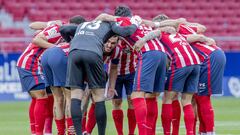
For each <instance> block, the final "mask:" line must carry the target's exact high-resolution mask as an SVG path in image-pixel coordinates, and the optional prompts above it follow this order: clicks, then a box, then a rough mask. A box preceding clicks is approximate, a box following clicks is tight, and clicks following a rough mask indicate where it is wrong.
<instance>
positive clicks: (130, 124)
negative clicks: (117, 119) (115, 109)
mask: <svg viewBox="0 0 240 135" xmlns="http://www.w3.org/2000/svg"><path fill="white" fill-rule="evenodd" d="M127 117H128V130H129V132H128V135H134V130H135V128H136V119H135V113H134V109H128V111H127Z"/></svg>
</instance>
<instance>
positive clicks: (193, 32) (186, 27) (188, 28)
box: [182, 25, 197, 34]
mask: <svg viewBox="0 0 240 135" xmlns="http://www.w3.org/2000/svg"><path fill="white" fill-rule="evenodd" d="M182 27H184V28H185V29H187V30H188V31H190V32H191V33H192V34H197V33H196V32H195V31H194V30H193V29H192V28H190V27H188V26H185V25H182Z"/></svg>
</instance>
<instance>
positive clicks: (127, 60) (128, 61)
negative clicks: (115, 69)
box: [119, 54, 131, 72]
mask: <svg viewBox="0 0 240 135" xmlns="http://www.w3.org/2000/svg"><path fill="white" fill-rule="evenodd" d="M130 56H131V55H130V54H127V58H126V64H125V69H124V71H125V72H129V66H130V65H129V64H130ZM119 68H121V65H120V66H119Z"/></svg>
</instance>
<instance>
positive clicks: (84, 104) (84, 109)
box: [81, 88, 91, 134]
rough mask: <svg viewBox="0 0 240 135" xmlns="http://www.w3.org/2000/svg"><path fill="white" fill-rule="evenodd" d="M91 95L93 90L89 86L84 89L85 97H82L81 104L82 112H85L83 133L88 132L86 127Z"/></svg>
mask: <svg viewBox="0 0 240 135" xmlns="http://www.w3.org/2000/svg"><path fill="white" fill-rule="evenodd" d="M90 95H91V91H90V90H89V89H88V88H87V89H86V90H85V91H84V96H83V99H82V106H81V109H82V113H83V118H82V131H83V134H85V133H87V129H86V126H87V108H88V104H89V99H90Z"/></svg>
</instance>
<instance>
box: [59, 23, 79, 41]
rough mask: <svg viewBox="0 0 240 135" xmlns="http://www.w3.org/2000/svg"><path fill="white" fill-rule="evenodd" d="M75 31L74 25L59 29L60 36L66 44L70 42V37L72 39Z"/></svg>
mask: <svg viewBox="0 0 240 135" xmlns="http://www.w3.org/2000/svg"><path fill="white" fill-rule="evenodd" d="M76 30H77V26H76V25H65V26H61V27H60V33H61V36H62V37H63V38H64V40H65V41H67V42H70V41H71V40H72V37H74V35H75V32H76Z"/></svg>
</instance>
